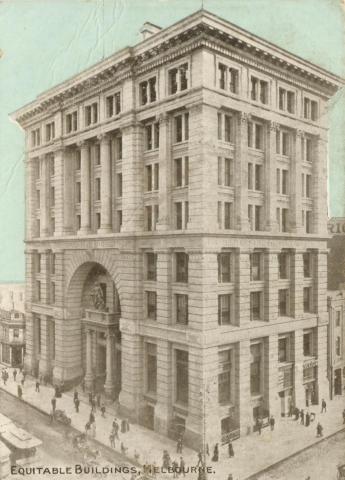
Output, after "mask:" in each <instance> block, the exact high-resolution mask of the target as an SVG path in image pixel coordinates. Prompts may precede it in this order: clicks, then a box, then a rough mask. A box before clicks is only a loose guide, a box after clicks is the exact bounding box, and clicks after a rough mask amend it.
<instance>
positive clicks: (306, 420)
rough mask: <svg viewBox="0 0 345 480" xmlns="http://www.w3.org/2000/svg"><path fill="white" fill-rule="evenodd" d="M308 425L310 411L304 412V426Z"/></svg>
mask: <svg viewBox="0 0 345 480" xmlns="http://www.w3.org/2000/svg"><path fill="white" fill-rule="evenodd" d="M309 425H310V413H309V411H307V413H306V414H305V426H306V427H309Z"/></svg>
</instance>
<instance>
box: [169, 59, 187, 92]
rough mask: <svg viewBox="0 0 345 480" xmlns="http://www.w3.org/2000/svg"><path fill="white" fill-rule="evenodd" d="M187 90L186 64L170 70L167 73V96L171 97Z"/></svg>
mask: <svg viewBox="0 0 345 480" xmlns="http://www.w3.org/2000/svg"><path fill="white" fill-rule="evenodd" d="M187 88H188V63H183V64H182V65H180V66H178V67H176V68H172V69H171V70H169V72H168V90H169V95H173V94H175V93H178V92H180V91H183V90H187Z"/></svg>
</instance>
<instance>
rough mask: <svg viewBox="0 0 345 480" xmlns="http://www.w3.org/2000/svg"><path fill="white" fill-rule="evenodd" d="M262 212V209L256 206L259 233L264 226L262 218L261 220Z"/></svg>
mask: <svg viewBox="0 0 345 480" xmlns="http://www.w3.org/2000/svg"><path fill="white" fill-rule="evenodd" d="M261 212H262V207H260V206H259V205H255V224H254V225H255V228H254V229H255V230H256V231H259V230H261V225H262V218H261V214H262V213H261Z"/></svg>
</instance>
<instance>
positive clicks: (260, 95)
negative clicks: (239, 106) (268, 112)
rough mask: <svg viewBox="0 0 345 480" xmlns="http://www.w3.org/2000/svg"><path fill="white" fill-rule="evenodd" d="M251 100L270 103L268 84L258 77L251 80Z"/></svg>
mask: <svg viewBox="0 0 345 480" xmlns="http://www.w3.org/2000/svg"><path fill="white" fill-rule="evenodd" d="M250 86H251V90H250V98H251V99H252V100H254V101H255V102H260V103H263V104H267V103H268V82H266V81H265V80H260V79H259V78H257V77H251V78H250Z"/></svg>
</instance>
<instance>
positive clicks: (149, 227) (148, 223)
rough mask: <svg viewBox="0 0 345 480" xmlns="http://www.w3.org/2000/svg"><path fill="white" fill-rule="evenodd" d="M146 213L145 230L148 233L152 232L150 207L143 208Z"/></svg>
mask: <svg viewBox="0 0 345 480" xmlns="http://www.w3.org/2000/svg"><path fill="white" fill-rule="evenodd" d="M145 211H146V230H147V231H148V232H150V231H152V205H147V206H146V207H145Z"/></svg>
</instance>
